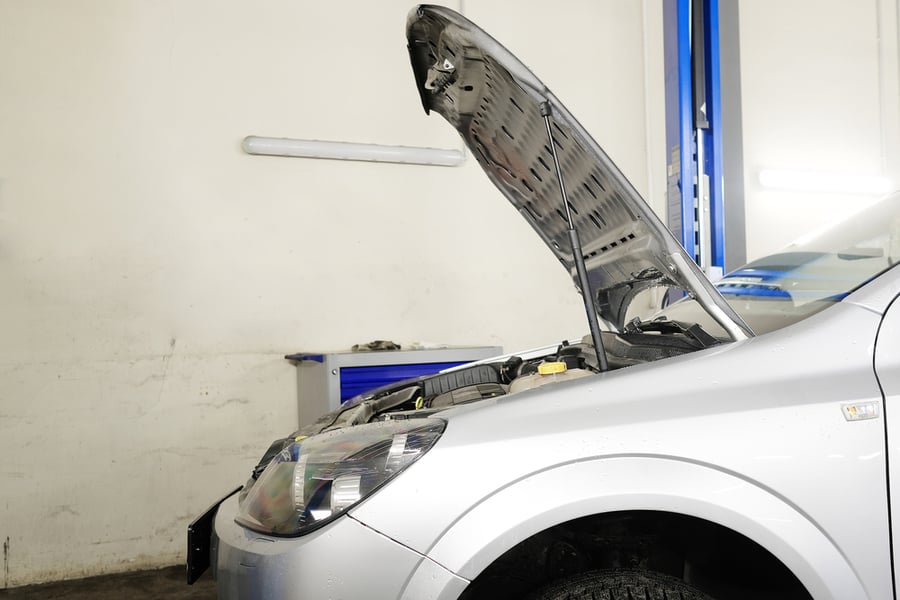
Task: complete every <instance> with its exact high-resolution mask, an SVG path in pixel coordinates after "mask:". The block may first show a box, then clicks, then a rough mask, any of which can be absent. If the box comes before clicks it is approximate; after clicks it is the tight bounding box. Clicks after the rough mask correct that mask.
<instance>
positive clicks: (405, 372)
mask: <svg viewBox="0 0 900 600" xmlns="http://www.w3.org/2000/svg"><path fill="white" fill-rule="evenodd" d="M467 362H469V361H459V362H437V363H413V364H402V365H379V366H376V367H343V368H341V402H344V401H345V400H348V399H350V398H352V397H353V396H356V395H358V394H362V393H363V392H367V391H369V390H372V389H375V388H377V387H381V386H383V385H387V384H389V383H394V382H395V381H402V380H404V379H411V378H413V377H421V376H422V375H431V374H432V373H437V372H438V371H442V370H444V369H449V368H450V367H455V366H457V365H464V364H466V363H467Z"/></svg>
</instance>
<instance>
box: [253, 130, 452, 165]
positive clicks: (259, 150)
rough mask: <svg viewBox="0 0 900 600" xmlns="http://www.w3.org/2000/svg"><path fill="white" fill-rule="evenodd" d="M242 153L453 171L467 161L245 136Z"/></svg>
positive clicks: (448, 153)
mask: <svg viewBox="0 0 900 600" xmlns="http://www.w3.org/2000/svg"><path fill="white" fill-rule="evenodd" d="M241 146H242V147H243V148H244V152H246V153H247V154H257V155H263V156H294V157H300V158H331V159H335V160H365V161H372V162H389V163H403V164H412V165H439V166H444V167H456V166H458V165H461V164H462V163H463V162H464V161H465V160H466V154H465V152H463V151H462V150H445V149H442V148H418V147H414V146H383V145H381V144H357V143H353V142H328V141H322V140H295V139H291V138H271V137H260V136H256V135H248V136H247V137H245V138H244V142H243V144H241Z"/></svg>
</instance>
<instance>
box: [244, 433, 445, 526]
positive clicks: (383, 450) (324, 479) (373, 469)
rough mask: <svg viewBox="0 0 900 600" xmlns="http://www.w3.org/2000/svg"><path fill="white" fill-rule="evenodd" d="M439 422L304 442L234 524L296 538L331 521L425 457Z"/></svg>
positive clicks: (250, 497) (249, 496) (266, 474)
mask: <svg viewBox="0 0 900 600" xmlns="http://www.w3.org/2000/svg"><path fill="white" fill-rule="evenodd" d="M443 431H444V422H443V421H440V420H438V419H409V420H402V421H385V422H382V423H371V424H368V425H360V426H357V427H348V428H345V429H339V430H336V431H329V432H325V433H321V434H318V435H315V436H313V437H309V438H302V439H299V440H297V441H295V442H294V443H293V444H291V445H290V446H288V447H286V448H285V449H284V450H282V451H281V452H280V453H279V454H278V455H277V456H276V457H275V458H273V459H272V462H270V463H269V466H267V467H266V469H265V470H264V471H263V472H262V475H260V476H259V479H258V480H257V481H256V484H255V485H253V487H251V488H250V489H249V491H248V492H247V493H246V495H244V496H242V497H241V499H240V501H239V507H240V508H239V511H238V516H237V517H236V518H235V520H236V521H237V522H238V523H240V524H241V525H244V526H245V527H249V528H250V529H253V530H255V531H260V532H263V533H268V534H272V535H282V536H296V535H302V534H304V533H307V532H309V531H311V530H313V529H315V528H316V527H318V526H320V525H323V524H324V523H326V522H328V521H330V520H331V519H334V518H335V517H337V516H338V515H340V514H341V513H342V512H344V511H345V510H347V509H348V508H350V507H351V506H353V505H354V504H356V503H357V502H359V501H360V500H362V499H363V498H365V497H366V496H368V495H369V494H371V493H372V492H374V491H375V490H376V489H378V488H379V487H380V486H382V485H384V484H385V483H386V482H387V481H389V480H390V479H391V478H392V477H394V476H395V475H397V474H398V473H399V472H400V471H402V470H403V469H405V468H406V467H408V466H409V465H411V464H412V463H413V462H415V461H416V459H418V458H419V457H420V456H422V455H423V454H425V452H427V451H428V450H429V449H430V448H431V446H433V445H434V443H435V442H436V441H437V440H438V438H439V437H440V435H441V433H443Z"/></svg>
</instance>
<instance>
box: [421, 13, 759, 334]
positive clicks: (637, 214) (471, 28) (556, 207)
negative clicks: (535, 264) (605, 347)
mask: <svg viewBox="0 0 900 600" xmlns="http://www.w3.org/2000/svg"><path fill="white" fill-rule="evenodd" d="M407 40H408V44H409V52H410V58H411V61H412V66H413V73H414V76H415V80H416V85H417V88H418V91H419V95H420V97H421V99H422V104H423V106H424V108H425V110H426V112H429V111H434V112H436V113H438V114H440V115H441V116H443V117H444V118H445V119H446V120H447V121H448V122H449V123H450V124H451V125H452V126H453V127H454V128H456V130H457V131H458V132H459V133H460V135H461V136H462V138H463V140H464V141H465V143H466V145H467V146H468V147H469V149H470V150H471V151H472V155H473V156H474V157H475V159H476V160H477V161H478V163H479V164H480V165H481V167H482V168H483V169H484V171H485V173H486V174H487V176H488V177H489V178H490V180H491V181H492V182H493V183H494V185H496V186H497V189H499V190H500V191H501V192H502V193H503V195H504V196H505V197H506V198H507V200H509V202H510V203H511V204H512V205H513V206H514V207H515V208H516V210H517V211H519V213H520V214H521V215H522V217H523V218H524V219H525V220H526V221H527V222H528V223H529V224H530V225H531V226H532V227H533V228H534V230H535V231H536V232H537V233H538V235H539V236H540V237H541V239H542V240H544V242H545V243H546V244H547V247H548V248H549V249H550V251H551V252H553V254H554V255H555V256H556V258H557V259H558V260H559V261H560V262H561V263H562V264H563V265H564V266H565V268H566V269H568V271H569V272H570V274H571V276H572V278H573V280H574V281H575V285H576V286H578V287H580V279H579V277H578V274H577V269H576V264H575V254H574V253H573V247H572V242H571V239H570V237H569V222H568V217H570V218H571V219H572V223H573V225H574V228H575V229H576V230H577V231H578V234H579V235H580V238H581V244H582V250H583V255H584V260H585V266H586V268H587V274H588V279H589V282H590V287H591V290H592V292H593V296H594V297H593V298H592V299H591V304H592V305H594V306H595V307H596V309H597V312H598V313H599V315H600V316H601V317H602V318H603V319H604V320H605V321H606V322H607V324H609V326H610V327H612V328H615V329H616V330H621V329H622V328H623V327H624V325H625V320H626V314H627V308H628V305H629V303H630V302H631V300H632V298H633V294H634V293H635V292H637V291H638V290H640V289H642V288H644V287H647V286H650V285H671V286H672V287H676V288H678V289H681V290H685V291H688V292H689V293H690V294H691V295H693V296H695V297H696V298H697V300H698V302H700V304H701V305H702V306H703V307H704V308H705V309H706V310H707V311H708V312H710V314H711V315H712V316H713V318H714V319H715V320H716V321H717V322H718V323H720V324H721V325H722V327H723V328H724V329H725V330H726V331H727V332H728V333H729V335H730V336H731V338H732V339H742V338H744V337H748V336H750V335H752V331H750V328H749V327H747V325H746V324H745V323H744V322H743V320H742V319H741V318H740V317H739V316H738V315H737V313H735V312H734V310H733V309H732V308H731V307H730V306H729V305H728V303H727V302H725V300H724V299H723V298H722V297H721V295H720V294H719V293H718V292H717V291H716V289H715V287H714V286H713V285H712V284H711V283H710V282H709V281H708V280H707V279H706V277H705V276H704V275H703V273H702V271H700V269H699V267H698V266H697V265H696V263H694V261H693V260H692V259H691V258H690V257H689V256H688V255H687V253H686V252H685V250H684V248H683V247H682V246H681V245H680V244H679V243H678V241H677V240H676V239H675V237H674V236H673V235H672V233H671V232H670V231H669V230H668V229H667V228H666V227H665V226H664V225H663V224H662V222H661V221H660V220H659V218H658V217H657V216H656V215H655V214H654V213H653V211H652V210H651V209H650V207H649V206H648V205H647V203H646V202H644V200H643V199H642V198H641V197H640V194H638V192H637V190H635V189H634V186H632V185H631V183H630V182H629V181H628V180H627V179H626V178H625V176H624V175H623V174H622V172H621V171H620V170H619V168H618V167H616V165H615V164H614V163H613V162H612V160H610V158H609V157H608V156H607V154H606V153H605V152H604V151H603V149H602V148H600V146H599V145H598V144H597V143H596V142H595V141H594V140H593V139H592V138H591V136H590V135H589V134H588V133H587V131H585V129H584V128H583V127H582V126H581V125H580V124H579V123H578V121H577V120H576V119H575V117H573V116H572V114H571V113H569V111H568V110H566V108H565V106H563V104H562V102H560V101H559V99H558V98H556V96H554V95H553V93H552V92H551V91H550V90H549V89H547V87H546V86H545V85H544V84H543V83H542V82H541V81H540V80H539V79H538V78H537V77H536V76H535V75H534V74H533V73H532V72H531V71H530V70H528V68H527V67H526V66H525V65H523V64H522V63H521V62H520V61H519V60H518V59H517V58H516V57H515V56H513V55H512V54H511V53H510V52H509V51H508V50H506V48H504V47H503V46H502V45H501V44H500V43H499V42H497V41H496V40H495V39H494V38H492V37H491V36H490V35H488V34H487V33H486V32H484V31H483V30H481V29H480V28H479V27H477V26H476V25H475V24H473V23H472V22H471V21H469V20H468V19H466V18H465V17H463V16H461V15H459V14H458V13H456V12H454V11H453V10H450V9H447V8H444V7H440V6H429V5H421V6H419V7H417V8H416V9H413V10H412V11H411V12H410V13H409V17H408V20H407ZM542 112H549V113H551V114H549V116H548V117H547V119H548V120H547V122H546V123H545V121H544V117H543V116H542ZM551 123H552V125H551ZM547 127H550V129H551V131H552V132H553V133H552V139H553V140H554V141H553V144H554V146H555V150H556V153H557V154H558V159H559V163H558V164H559V173H561V174H562V177H563V182H564V185H565V187H566V188H567V189H568V193H567V194H566V198H567V202H568V209H567V210H565V211H564V208H566V204H565V203H564V202H563V198H562V194H561V191H560V183H559V179H558V177H557V171H556V168H555V167H556V162H555V161H554V157H553V154H554V152H553V150H554V149H551V148H550V145H549V144H550V139H551V134H550V133H548V131H547Z"/></svg>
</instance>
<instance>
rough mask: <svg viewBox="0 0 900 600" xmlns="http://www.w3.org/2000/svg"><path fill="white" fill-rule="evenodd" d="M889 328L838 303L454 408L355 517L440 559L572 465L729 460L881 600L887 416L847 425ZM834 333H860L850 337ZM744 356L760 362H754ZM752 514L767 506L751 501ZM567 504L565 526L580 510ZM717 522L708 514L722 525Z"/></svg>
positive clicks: (473, 550) (886, 566) (601, 485)
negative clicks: (478, 523)
mask: <svg viewBox="0 0 900 600" xmlns="http://www.w3.org/2000/svg"><path fill="white" fill-rule="evenodd" d="M892 275H893V276H894V277H897V276H898V275H900V271H898V270H897V269H895V270H894V272H892ZM860 296H861V297H865V296H866V294H865V293H861V294H860ZM879 322H880V314H879V313H878V312H875V311H871V310H868V309H864V308H861V307H859V306H854V305H853V304H852V303H847V304H838V305H836V306H834V307H832V308H831V309H829V310H827V311H824V312H823V313H820V314H818V315H814V316H813V317H810V318H809V319H807V320H806V321H803V322H800V323H797V324H796V325H793V326H791V327H788V328H786V329H784V330H781V331H777V332H773V333H771V334H768V335H766V336H763V337H760V338H754V339H751V340H747V341H745V342H738V343H735V344H731V345H728V346H724V347H718V348H712V349H709V350H704V351H700V352H696V353H693V354H690V355H687V356H682V357H678V358H672V359H667V360H665V361H660V362H657V363H653V364H648V365H639V366H636V367H630V368H628V369H624V370H621V371H616V372H611V373H606V374H602V375H596V376H594V377H588V378H585V379H580V380H576V381H572V382H567V383H560V384H556V385H554V386H552V387H553V389H542V390H540V391H537V390H535V391H532V392H524V393H521V394H518V395H516V396H515V397H506V398H500V399H496V400H490V401H484V402H482V403H480V405H479V406H478V407H477V409H474V410H467V411H466V412H461V413H460V414H458V415H454V414H453V413H452V411H449V413H448V415H447V419H448V425H447V430H446V432H445V434H444V437H443V438H442V439H441V440H440V441H439V442H438V444H437V445H436V446H435V448H434V449H433V450H432V451H431V452H430V453H429V454H428V455H426V456H425V457H424V458H422V459H421V460H420V461H419V462H417V463H416V464H415V465H413V466H412V467H411V468H410V469H409V470H408V471H407V472H405V473H403V474H402V475H401V476H400V477H398V478H397V479H396V480H395V481H394V482H393V483H392V484H391V486H389V487H387V488H385V489H384V490H382V491H381V492H380V493H378V494H376V495H375V496H373V497H372V498H370V499H369V500H367V501H366V502H364V503H363V504H361V505H360V506H358V507H357V508H356V509H354V510H353V511H352V514H353V515H354V517H355V518H358V519H359V520H360V521H362V522H364V523H366V524H367V525H369V526H371V527H374V528H376V529H378V530H379V531H383V532H384V533H386V534H387V535H389V536H390V537H391V538H392V539H396V540H397V541H399V542H401V543H403V544H405V545H408V546H410V547H411V548H414V549H416V550H417V551H419V552H422V553H425V554H428V555H429V556H431V555H432V554H431V553H432V552H433V551H435V550H436V549H437V548H438V547H439V546H440V547H442V548H447V547H458V546H455V545H453V544H451V545H450V546H441V544H442V540H443V538H444V537H445V536H448V535H454V534H453V533H452V532H453V530H454V528H455V527H456V526H457V525H458V524H460V523H462V521H463V520H464V519H465V518H466V514H467V513H468V512H469V511H470V510H474V509H473V508H472V507H477V506H480V505H481V504H483V503H485V502H488V500H489V498H490V497H491V496H493V495H494V494H498V493H501V491H502V490H504V489H505V488H507V487H510V486H515V485H516V484H517V482H521V481H524V480H526V479H528V478H529V477H533V476H535V474H537V473H539V472H541V471H544V470H547V469H552V468H555V467H557V466H558V465H563V464H569V463H578V462H583V461H594V460H603V459H604V458H611V457H621V456H623V455H629V456H645V457H659V460H665V461H680V462H684V463H690V464H708V465H716V467H715V469H716V470H720V471H725V472H728V473H734V474H735V476H736V477H738V478H739V479H741V480H743V481H744V482H746V485H753V486H756V487H758V488H759V489H760V490H766V491H767V493H769V494H771V495H773V496H774V497H776V498H779V499H781V501H782V502H784V503H785V504H786V505H788V506H791V507H794V510H796V511H797V512H798V513H800V514H803V515H804V516H805V518H806V519H807V520H808V521H809V523H810V524H811V525H812V526H813V527H814V528H816V529H819V530H822V531H825V532H828V533H827V535H828V536H829V537H830V538H831V539H832V543H833V544H834V545H835V547H836V548H837V550H838V551H839V552H840V553H841V554H842V555H844V556H845V557H846V559H847V561H848V564H849V565H850V568H851V569H852V570H853V571H855V572H856V573H858V576H859V578H860V579H861V580H862V581H863V582H865V586H866V589H867V591H868V593H869V597H873V598H880V597H884V595H883V593H884V592H885V591H886V590H887V589H889V586H890V562H889V557H890V553H889V551H888V550H889V540H888V536H887V532H888V516H887V500H886V498H887V494H886V489H885V486H886V482H885V477H884V475H885V468H886V466H885V456H884V441H883V427H884V424H883V422H882V421H881V419H873V420H868V421H858V422H848V421H846V420H845V418H844V417H843V415H842V408H841V407H842V404H843V403H844V402H846V400H847V399H848V398H853V399H856V400H858V401H873V402H877V403H879V404H880V401H881V392H880V390H879V388H878V386H877V382H876V381H875V378H874V377H873V373H872V361H873V349H874V341H875V334H876V331H877V328H878V325H879ZM832 331H843V332H849V333H848V335H847V336H846V337H841V338H839V339H838V338H836V337H835V336H833V335H832V334H831V333H830V332H832ZM746 364H753V365H754V366H755V369H754V370H753V371H747V370H746V369H745V368H743V365H746ZM811 379H814V380H815V381H816V385H815V386H810V385H809V381H810V380H811ZM667 464H669V463H667ZM809 472H813V473H821V474H822V476H823V477H825V476H828V477H829V478H834V479H835V480H838V481H840V482H841V484H840V488H841V491H842V497H841V499H840V501H835V502H827V501H825V502H823V499H822V493H823V488H819V487H816V486H810V485H809V484H808V482H807V481H805V480H804V479H802V478H800V477H798V474H799V473H809ZM453 482H458V485H455V486H454V485H453V484H452V483H453ZM692 483H693V482H690V481H689V482H686V483H685V490H684V494H687V495H689V494H691V493H692V492H691V491H690V486H691V484H692ZM631 485H632V482H631V481H630V480H628V479H624V480H621V481H603V482H598V483H597V485H596V489H595V492H596V494H597V496H598V497H602V496H604V495H607V494H609V493H610V492H609V491H608V489H609V488H614V489H615V490H617V492H616V493H617V494H619V495H620V496H622V497H625V496H627V495H628V490H629V489H630V486H631ZM824 489H827V487H826V488H824ZM486 490H491V491H490V492H486ZM410 499H412V500H410ZM535 503H536V504H537V505H540V499H539V498H535ZM849 507H853V509H852V510H853V514H854V516H853V518H848V514H847V511H848V509H849ZM544 508H545V509H546V510H550V507H544ZM669 508H670V509H671V510H676V509H677V503H675V504H673V505H672V506H671V507H669ZM745 508H746V509H747V511H748V514H750V515H752V514H754V510H753V507H752V506H746V507H745ZM733 509H736V507H732V508H730V509H729V510H733ZM531 510H539V508H535V507H532V506H530V505H523V504H521V503H520V504H515V505H512V506H508V507H507V508H506V511H507V512H508V513H512V514H513V515H518V517H520V518H521V520H523V521H527V519H526V517H527V516H528V513H529V511H531ZM560 510H561V512H560V514H559V515H557V518H558V519H560V520H563V519H566V518H569V517H571V516H572V515H571V514H570V513H566V512H565V511H564V510H562V509H560ZM695 510H699V509H696V508H695ZM717 515H718V513H717V510H710V511H709V513H708V514H703V515H697V516H702V517H703V518H706V519H708V520H711V521H713V522H719V519H720V517H719V516H717ZM495 517H496V518H495V519H487V520H484V521H483V526H484V533H483V536H484V538H485V539H490V538H491V536H492V535H493V536H494V537H495V538H496V539H501V540H503V542H502V544H503V545H504V546H506V547H507V548H508V547H511V546H513V545H514V544H515V543H517V542H518V541H520V539H523V536H526V535H527V534H526V533H524V532H523V533H521V534H520V533H516V534H510V533H509V532H508V531H503V529H502V526H500V529H499V530H496V531H492V529H491V528H492V526H493V524H494V523H500V522H502V519H501V515H500V514H497V515H495ZM541 518H542V519H545V520H552V517H551V516H548V515H544V516H542V517H541ZM722 524H725V523H722ZM460 526H461V525H460ZM760 526H762V525H760ZM861 532H865V533H864V534H861ZM756 541H758V542H759V543H760V544H761V545H764V546H765V545H766V544H765V540H756ZM770 543H771V542H770ZM471 544H472V546H471V547H470V548H468V549H465V550H463V549H462V548H461V547H458V549H459V554H458V556H457V560H459V561H463V562H459V563H456V564H464V562H465V561H467V560H469V558H468V557H472V556H476V555H477V553H478V552H479V551H480V548H479V546H480V544H479V540H472V541H471ZM488 545H490V544H488ZM501 550H502V548H496V549H495V551H496V552H500V551H501ZM770 550H772V551H773V552H774V551H775V550H776V548H774V547H772V548H770ZM442 551H443V552H446V551H447V550H442ZM435 558H436V557H435ZM484 559H485V560H486V557H485V558H484ZM436 560H438V559H437V558H436ZM444 560H449V558H448V557H447V556H446V555H442V557H441V559H440V560H438V562H442V561H444ZM451 562H452V561H451ZM442 564H448V563H445V562H442ZM788 566H789V567H794V566H795V565H790V564H789V565H788ZM818 566H820V567H821V566H824V565H818ZM472 574H473V573H471V572H468V571H467V572H464V573H460V575H462V576H464V577H466V576H471V575H472ZM823 577H824V576H823Z"/></svg>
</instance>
